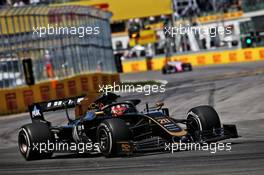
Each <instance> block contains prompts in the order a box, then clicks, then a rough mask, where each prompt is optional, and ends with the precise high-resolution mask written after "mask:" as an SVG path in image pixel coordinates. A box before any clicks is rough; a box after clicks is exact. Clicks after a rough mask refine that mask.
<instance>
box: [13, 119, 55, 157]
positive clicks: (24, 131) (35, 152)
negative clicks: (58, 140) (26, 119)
mask: <svg viewBox="0 0 264 175" xmlns="http://www.w3.org/2000/svg"><path fill="white" fill-rule="evenodd" d="M53 138H54V137H53V135H52V133H51V131H50V130H49V127H48V126H47V125H46V124H43V123H40V122H39V123H30V124H26V125H24V126H22V127H21V128H20V129H19V132H18V147H19V151H20V153H21V154H22V156H23V157H24V158H25V159H26V160H39V159H47V158H50V157H51V156H52V151H47V150H45V151H40V144H46V143H47V142H48V141H49V142H50V143H52V142H53V141H54V139H53Z"/></svg>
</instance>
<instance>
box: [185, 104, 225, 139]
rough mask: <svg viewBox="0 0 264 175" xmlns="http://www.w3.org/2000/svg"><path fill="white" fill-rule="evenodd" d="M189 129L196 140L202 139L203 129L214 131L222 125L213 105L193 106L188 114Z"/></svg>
mask: <svg viewBox="0 0 264 175" xmlns="http://www.w3.org/2000/svg"><path fill="white" fill-rule="evenodd" d="M187 120H188V124H187V129H188V132H189V133H190V134H191V136H192V137H193V139H194V141H198V142H199V141H202V138H201V132H202V131H213V130H214V129H217V128H220V127H221V122H220V119H219V116H218V114H217V112H216V111H215V109H214V108H213V107H211V106H208V105H205V106H198V107H195V108H192V109H191V110H190V111H189V112H188V114H187Z"/></svg>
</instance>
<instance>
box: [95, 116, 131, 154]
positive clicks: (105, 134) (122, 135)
mask: <svg viewBox="0 0 264 175" xmlns="http://www.w3.org/2000/svg"><path fill="white" fill-rule="evenodd" d="M129 140H130V130H129V128H128V127H127V125H126V123H125V121H124V120H122V119H119V118H112V119H107V120H104V121H103V122H102V123H101V124H100V125H99V126H98V128H97V141H98V142H99V148H100V151H101V152H102V154H103V155H104V156H106V157H112V156H116V155H117V153H118V145H117V142H121V141H129Z"/></svg>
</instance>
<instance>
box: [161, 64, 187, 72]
mask: <svg viewBox="0 0 264 175" xmlns="http://www.w3.org/2000/svg"><path fill="white" fill-rule="evenodd" d="M161 71H162V73H163V74H170V73H178V72H185V71H192V65H191V63H183V62H180V61H168V62H167V63H166V64H165V65H164V66H163V67H162V70H161Z"/></svg>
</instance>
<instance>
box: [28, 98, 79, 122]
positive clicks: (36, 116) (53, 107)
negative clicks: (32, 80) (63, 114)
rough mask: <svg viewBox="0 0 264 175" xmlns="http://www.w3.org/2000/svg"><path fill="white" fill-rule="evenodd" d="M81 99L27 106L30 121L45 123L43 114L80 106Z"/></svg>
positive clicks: (67, 99)
mask: <svg viewBox="0 0 264 175" xmlns="http://www.w3.org/2000/svg"><path fill="white" fill-rule="evenodd" d="M83 99H84V96H79V97H73V98H66V99H60V100H52V101H48V102H41V103H33V104H32V105H30V106H28V111H29V113H30V117H31V120H32V121H36V120H43V121H45V119H44V115H43V113H44V112H48V111H57V110H61V109H66V108H74V107H75V106H76V105H77V104H80V102H81V101H82V100H83Z"/></svg>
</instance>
